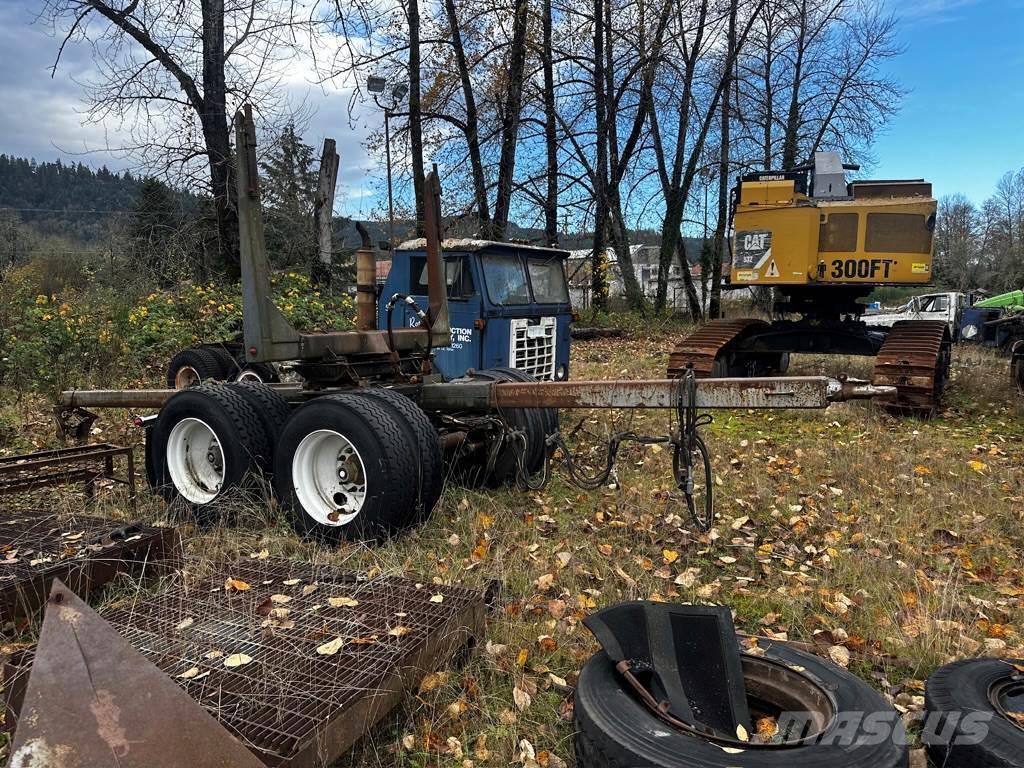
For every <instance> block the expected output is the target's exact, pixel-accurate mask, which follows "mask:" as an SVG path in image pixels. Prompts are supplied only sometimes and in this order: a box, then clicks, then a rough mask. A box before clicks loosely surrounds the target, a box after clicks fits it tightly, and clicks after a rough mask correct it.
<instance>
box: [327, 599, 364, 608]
mask: <svg viewBox="0 0 1024 768" xmlns="http://www.w3.org/2000/svg"><path fill="white" fill-rule="evenodd" d="M327 604H328V605H329V606H331V608H355V607H356V606H357V605H359V601H358V600H353V599H352V598H351V597H328V598H327Z"/></svg>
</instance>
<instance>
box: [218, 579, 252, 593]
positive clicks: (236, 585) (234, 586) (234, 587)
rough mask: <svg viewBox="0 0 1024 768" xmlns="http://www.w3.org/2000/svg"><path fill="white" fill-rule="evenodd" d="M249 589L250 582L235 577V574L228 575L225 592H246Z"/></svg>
mask: <svg viewBox="0 0 1024 768" xmlns="http://www.w3.org/2000/svg"><path fill="white" fill-rule="evenodd" d="M247 589H249V585H248V584H246V583H245V582H244V581H242V580H241V579H236V578H234V577H233V576H228V577H227V579H226V580H225V581H224V591H225V592H245V590H247Z"/></svg>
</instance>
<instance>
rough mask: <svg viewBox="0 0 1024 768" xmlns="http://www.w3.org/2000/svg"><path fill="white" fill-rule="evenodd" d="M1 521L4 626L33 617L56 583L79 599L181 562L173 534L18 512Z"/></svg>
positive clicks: (103, 521) (0, 578)
mask: <svg viewBox="0 0 1024 768" xmlns="http://www.w3.org/2000/svg"><path fill="white" fill-rule="evenodd" d="M8 514H9V515H10V516H8V517H5V518H3V519H0V623H3V622H7V621H11V620H13V619H15V618H17V617H20V616H31V615H33V614H34V613H35V612H36V611H37V610H38V609H39V608H40V607H42V605H43V602H44V601H45V600H46V595H47V593H48V592H49V589H50V585H51V584H52V583H53V581H54V579H60V580H61V581H63V582H64V583H65V584H67V585H68V586H69V587H70V588H71V589H72V590H74V591H75V592H77V593H78V594H80V595H85V594H88V593H89V592H90V591H92V590H93V589H95V588H97V587H99V586H102V585H103V584H106V583H107V582H109V581H110V580H111V579H113V578H114V576H116V575H117V574H118V573H127V574H129V575H132V576H141V575H143V574H144V573H145V572H146V571H147V570H148V569H149V568H151V567H153V566H166V565H168V564H170V563H174V562H176V561H177V559H178V558H179V557H180V544H179V540H178V535H177V532H176V531H175V529H173V528H156V527H152V526H145V525H138V524H126V523H123V522H119V521H116V520H106V519H103V518H99V517H87V516H83V515H79V516H74V517H61V516H59V515H56V514H53V513H50V512H40V511H22V510H19V511H17V512H15V513H13V514H11V513H10V512H8Z"/></svg>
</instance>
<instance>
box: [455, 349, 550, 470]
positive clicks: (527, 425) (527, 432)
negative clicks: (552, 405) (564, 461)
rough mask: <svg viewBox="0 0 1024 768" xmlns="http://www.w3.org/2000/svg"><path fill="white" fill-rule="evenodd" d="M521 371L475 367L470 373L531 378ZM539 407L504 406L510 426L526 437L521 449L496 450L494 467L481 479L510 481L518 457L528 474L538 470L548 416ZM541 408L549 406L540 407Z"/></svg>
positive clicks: (487, 377) (490, 377) (478, 376)
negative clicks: (476, 369)
mask: <svg viewBox="0 0 1024 768" xmlns="http://www.w3.org/2000/svg"><path fill="white" fill-rule="evenodd" d="M523 375H525V374H523V373H522V371H516V370H515V369H512V368H488V369H486V370H483V371H475V372H474V373H472V374H471V377H472V378H474V379H484V380H485V381H494V382H502V381H506V382H507V381H534V380H535V379H533V378H532V377H529V376H527V378H526V379H523V378H522V376H523ZM541 410H542V409H539V408H507V409H505V410H504V411H502V412H501V415H502V416H503V417H504V419H505V421H506V422H508V425H509V426H510V427H512V428H513V429H516V430H519V431H521V432H523V434H524V436H525V438H526V448H525V451H524V450H523V449H522V448H521V447H518V446H515V447H513V446H511V445H506V446H504V447H503V448H502V450H501V452H500V453H499V455H498V457H497V460H496V461H495V462H494V469H493V471H492V472H491V473H490V475H489V476H487V477H485V478H483V482H484V484H486V485H489V486H491V487H497V486H500V485H504V484H506V483H513V482H515V480H516V477H517V476H518V474H519V464H520V461H521V462H522V463H523V465H524V467H525V469H526V471H527V472H528V473H529V474H530V475H534V474H536V473H537V472H539V471H540V470H541V469H542V468H543V466H544V453H545V451H546V446H545V445H544V438H545V437H546V436H547V435H546V434H545V431H546V428H547V425H548V423H549V420H548V417H547V416H546V415H544V414H542V413H541ZM543 410H544V411H547V410H550V409H547V408H545V409H543Z"/></svg>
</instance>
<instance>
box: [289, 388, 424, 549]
mask: <svg viewBox="0 0 1024 768" xmlns="http://www.w3.org/2000/svg"><path fill="white" fill-rule="evenodd" d="M388 412H389V413H390V410H389V411H388ZM321 429H329V430H333V431H335V432H338V433H339V434H341V435H344V437H345V438H346V439H347V440H348V441H349V442H350V443H352V446H353V447H354V448H355V449H356V451H357V452H358V453H359V457H360V459H361V460H362V463H363V468H364V469H365V471H366V475H367V477H366V499H365V501H364V502H363V507H362V509H361V510H360V511H359V514H358V515H357V516H356V517H355V518H354V519H353V520H352V521H351V522H349V523H347V524H346V525H339V526H329V525H324V524H322V523H319V522H317V521H316V520H315V519H313V518H312V517H310V515H309V514H308V513H307V512H306V511H305V510H304V509H303V508H302V504H301V503H300V501H299V498H298V496H297V494H296V493H295V484H294V479H293V475H292V460H293V457H294V455H295V449H296V448H297V447H298V446H299V443H300V442H301V441H302V440H303V438H305V437H306V436H307V435H308V434H310V433H311V432H314V431H316V430H321ZM394 474H395V473H394V468H393V467H391V466H390V462H389V461H388V457H387V456H386V455H385V451H384V449H383V446H382V445H381V442H380V439H379V437H378V435H377V433H376V432H375V430H374V429H373V426H372V425H371V424H368V423H367V422H366V420H365V419H364V418H363V417H362V416H361V415H360V414H359V413H358V412H356V411H355V410H353V409H351V408H348V407H346V406H345V404H344V403H343V402H339V401H338V400H335V399H334V398H327V397H325V398H318V399H316V400H313V401H311V402H309V403H307V404H305V405H303V406H302V407H300V408H299V409H298V410H297V411H295V412H294V413H293V414H292V417H291V418H290V419H289V420H288V423H287V424H286V425H285V429H284V431H283V432H282V434H281V439H280V441H279V443H278V445H277V446H276V450H275V458H274V491H275V493H276V495H277V498H278V499H280V500H281V502H282V504H283V505H284V506H285V507H286V508H287V509H289V510H290V511H291V515H292V524H293V526H294V527H295V530H296V531H297V532H298V533H299V534H300V535H302V536H304V537H308V538H313V539H319V540H322V541H326V542H337V541H338V540H340V539H361V540H380V539H382V538H385V537H386V536H387V535H388V534H389V533H390V532H392V531H394V530H397V529H398V528H399V527H400V526H401V523H402V516H403V515H404V514H405V512H406V510H403V509H401V508H398V507H400V505H397V504H395V503H394V501H395V498H394V493H393V490H394V489H395V488H396V487H397V486H398V485H400V484H401V483H400V482H399V479H398V478H396V477H394V476H393V475H394Z"/></svg>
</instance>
